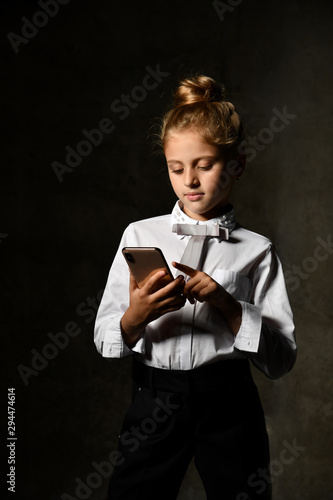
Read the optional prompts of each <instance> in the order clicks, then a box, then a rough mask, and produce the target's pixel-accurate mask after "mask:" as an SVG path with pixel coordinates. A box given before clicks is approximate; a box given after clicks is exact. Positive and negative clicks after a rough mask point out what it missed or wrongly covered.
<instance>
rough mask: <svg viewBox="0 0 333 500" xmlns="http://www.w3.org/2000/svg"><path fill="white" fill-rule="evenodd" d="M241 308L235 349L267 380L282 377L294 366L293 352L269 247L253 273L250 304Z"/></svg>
mask: <svg viewBox="0 0 333 500" xmlns="http://www.w3.org/2000/svg"><path fill="white" fill-rule="evenodd" d="M241 305H242V310H243V320H242V326H241V328H240V331H239V334H238V335H239V337H238V335H237V336H236V340H235V347H236V348H237V349H240V350H242V351H243V352H244V353H245V354H246V355H247V357H249V358H250V359H251V361H252V362H253V364H254V365H255V366H257V368H259V370H261V371H262V372H263V373H264V374H265V375H266V376H267V377H269V378H271V379H277V378H280V377H282V376H283V375H285V374H286V373H288V372H289V371H290V370H291V369H292V367H293V366H294V364H295V361H296V352H297V348H296V340H295V333H294V323H293V316H292V312H291V308H290V304H289V299H288V295H287V290H286V286H285V281H284V276H283V271H282V266H281V263H280V261H279V259H278V257H277V255H276V253H275V251H274V249H273V247H272V246H270V247H269V249H268V250H267V252H266V253H265V255H264V256H263V258H262V260H259V264H258V265H257V267H256V269H255V272H254V276H253V292H252V297H251V299H250V301H249V302H247V303H244V302H241ZM247 344H248V345H249V346H251V347H250V348H248V347H247Z"/></svg>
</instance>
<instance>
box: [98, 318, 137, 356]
mask: <svg viewBox="0 0 333 500" xmlns="http://www.w3.org/2000/svg"><path fill="white" fill-rule="evenodd" d="M110 330H111V331H112V338H111V339H110V341H107V340H105V339H104V340H103V342H102V356H103V357H104V358H124V357H125V356H128V355H129V354H131V349H130V348H129V347H127V345H126V344H125V342H124V339H123V336H122V334H121V329H120V322H118V323H117V324H115V325H112V327H111V328H110Z"/></svg>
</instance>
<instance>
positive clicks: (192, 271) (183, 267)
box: [172, 262, 199, 278]
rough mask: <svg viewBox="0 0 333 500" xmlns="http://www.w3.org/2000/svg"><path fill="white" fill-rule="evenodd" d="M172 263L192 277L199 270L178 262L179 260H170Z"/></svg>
mask: <svg viewBox="0 0 333 500" xmlns="http://www.w3.org/2000/svg"><path fill="white" fill-rule="evenodd" d="M172 265H173V267H175V268H176V269H178V270H179V271H180V272H182V273H185V274H187V275H188V276H190V277H191V278H194V276H196V275H197V274H198V272H199V271H197V270H196V269H193V268H192V267H190V266H186V265H185V264H180V263H179V262H172Z"/></svg>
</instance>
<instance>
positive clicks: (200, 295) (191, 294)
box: [172, 262, 242, 335]
mask: <svg viewBox="0 0 333 500" xmlns="http://www.w3.org/2000/svg"><path fill="white" fill-rule="evenodd" d="M172 265H173V267H175V268H176V269H178V270H179V271H181V272H182V273H185V274H187V275H188V276H189V277H190V279H189V280H188V281H187V283H186V284H185V286H184V290H183V294H184V295H185V297H186V298H187V299H188V300H189V302H190V303H191V304H194V302H195V300H198V301H199V302H208V303H209V304H211V305H213V306H215V307H217V308H218V309H220V311H221V312H222V313H223V315H224V317H225V319H226V321H227V323H228V325H229V327H230V328H231V330H232V331H233V333H234V334H235V335H237V332H238V330H239V328H240V325H241V323H242V307H241V305H240V303H239V302H237V300H236V299H235V298H234V297H233V296H232V295H230V293H228V292H227V291H226V290H225V289H224V288H223V286H221V285H220V284H219V283H217V282H216V281H215V280H213V278H211V277H210V276H209V275H208V274H206V273H204V272H202V271H197V270H196V269H193V268H192V267H189V266H185V265H184V264H179V263H178V262H172Z"/></svg>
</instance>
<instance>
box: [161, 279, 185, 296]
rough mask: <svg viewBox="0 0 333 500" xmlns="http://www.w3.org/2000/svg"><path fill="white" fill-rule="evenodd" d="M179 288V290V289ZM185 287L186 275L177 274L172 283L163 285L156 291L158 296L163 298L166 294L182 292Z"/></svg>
mask: <svg viewBox="0 0 333 500" xmlns="http://www.w3.org/2000/svg"><path fill="white" fill-rule="evenodd" d="M177 288H179V291H178V290H177ZM183 288H184V276H182V275H180V276H177V278H175V279H174V280H172V281H171V282H170V283H168V284H167V285H165V286H163V287H162V288H160V289H159V290H157V291H156V298H157V299H158V300H159V299H163V298H165V296H166V295H169V296H171V295H175V294H176V292H178V294H179V293H182V292H183Z"/></svg>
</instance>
